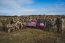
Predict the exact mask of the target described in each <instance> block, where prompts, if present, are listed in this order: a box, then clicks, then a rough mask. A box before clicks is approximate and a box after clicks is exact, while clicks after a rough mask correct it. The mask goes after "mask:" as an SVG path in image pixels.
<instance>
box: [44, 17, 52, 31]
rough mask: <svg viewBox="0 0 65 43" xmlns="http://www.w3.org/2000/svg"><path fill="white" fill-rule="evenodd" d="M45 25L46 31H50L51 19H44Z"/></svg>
mask: <svg viewBox="0 0 65 43" xmlns="http://www.w3.org/2000/svg"><path fill="white" fill-rule="evenodd" d="M45 25H46V28H47V31H50V29H51V19H49V18H47V19H45Z"/></svg>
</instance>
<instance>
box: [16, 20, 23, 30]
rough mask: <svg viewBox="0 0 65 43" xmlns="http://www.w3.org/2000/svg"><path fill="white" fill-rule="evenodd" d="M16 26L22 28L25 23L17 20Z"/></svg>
mask: <svg viewBox="0 0 65 43" xmlns="http://www.w3.org/2000/svg"><path fill="white" fill-rule="evenodd" d="M16 27H17V29H18V30H19V29H22V28H23V24H22V23H21V22H20V21H17V22H16Z"/></svg>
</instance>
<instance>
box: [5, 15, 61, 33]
mask: <svg viewBox="0 0 65 43" xmlns="http://www.w3.org/2000/svg"><path fill="white" fill-rule="evenodd" d="M38 19H40V20H43V21H44V24H45V28H46V29H47V31H50V29H51V27H54V26H55V25H56V27H57V32H61V31H62V18H61V17H57V18H56V19H51V18H49V17H48V16H47V17H44V18H36V19H34V20H36V21H37V20H38ZM22 21H23V22H22ZM6 22H9V23H7V24H6V23H5V26H4V27H6V29H5V28H4V31H5V30H7V32H11V31H14V30H20V29H22V28H23V27H25V25H26V22H27V20H24V19H21V18H18V20H17V21H15V19H13V18H9V19H7V21H6Z"/></svg>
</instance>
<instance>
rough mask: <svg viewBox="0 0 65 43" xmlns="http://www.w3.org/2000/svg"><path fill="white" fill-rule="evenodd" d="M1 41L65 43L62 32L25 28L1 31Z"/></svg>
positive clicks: (14, 42)
mask: <svg viewBox="0 0 65 43" xmlns="http://www.w3.org/2000/svg"><path fill="white" fill-rule="evenodd" d="M0 43H65V38H64V37H63V35H62V34H61V33H56V32H55V33H54V32H47V31H43V30H39V29H30V28H28V29H23V30H21V31H16V32H12V33H4V32H1V33H0Z"/></svg>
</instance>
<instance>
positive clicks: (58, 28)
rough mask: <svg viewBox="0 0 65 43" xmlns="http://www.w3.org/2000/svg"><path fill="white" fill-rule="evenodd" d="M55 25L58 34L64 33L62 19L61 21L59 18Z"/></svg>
mask: <svg viewBox="0 0 65 43" xmlns="http://www.w3.org/2000/svg"><path fill="white" fill-rule="evenodd" d="M55 24H56V27H57V32H62V19H61V17H57V19H56V21H55Z"/></svg>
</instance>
